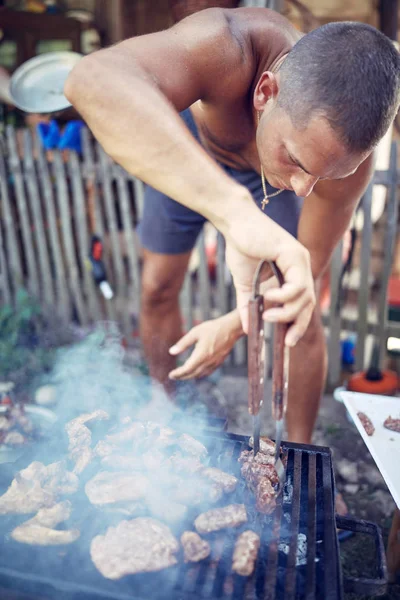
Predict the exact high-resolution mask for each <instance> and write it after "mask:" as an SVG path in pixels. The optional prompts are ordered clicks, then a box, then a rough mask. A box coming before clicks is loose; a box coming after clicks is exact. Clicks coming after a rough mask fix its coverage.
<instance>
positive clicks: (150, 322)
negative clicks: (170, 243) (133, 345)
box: [140, 249, 191, 393]
mask: <svg viewBox="0 0 400 600" xmlns="http://www.w3.org/2000/svg"><path fill="white" fill-rule="evenodd" d="M190 254H191V252H186V253H183V254H172V255H171V254H157V253H154V252H150V251H149V250H146V249H143V271H142V296H141V311H140V336H141V340H142V344H143V348H144V353H145V356H146V359H147V361H148V365H149V369H150V375H151V377H152V378H154V379H155V380H157V381H159V382H160V383H161V384H162V385H163V386H164V388H165V390H166V391H167V393H172V392H173V382H172V381H170V380H169V379H168V373H169V372H170V371H171V370H172V369H173V368H174V366H175V361H176V359H175V358H174V357H173V356H171V355H170V354H169V352H168V350H169V348H170V347H171V346H172V345H173V344H174V343H175V342H176V341H177V340H179V338H180V337H181V336H182V322H181V314H180V310H179V292H180V290H181V287H182V284H183V281H184V278H185V274H186V269H187V266H188V262H189V258H190Z"/></svg>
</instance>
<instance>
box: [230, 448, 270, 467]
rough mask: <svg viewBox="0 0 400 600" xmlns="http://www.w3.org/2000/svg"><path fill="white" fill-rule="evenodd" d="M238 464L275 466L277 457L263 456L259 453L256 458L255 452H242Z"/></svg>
mask: <svg viewBox="0 0 400 600" xmlns="http://www.w3.org/2000/svg"><path fill="white" fill-rule="evenodd" d="M238 462H240V463H246V462H252V463H256V464H258V465H274V464H275V455H272V454H262V453H261V452H258V453H257V454H256V455H255V456H254V452H253V450H242V452H241V453H240V456H239V458H238Z"/></svg>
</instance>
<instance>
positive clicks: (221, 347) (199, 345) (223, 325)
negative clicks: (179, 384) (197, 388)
mask: <svg viewBox="0 0 400 600" xmlns="http://www.w3.org/2000/svg"><path fill="white" fill-rule="evenodd" d="M242 334H243V330H242V328H241V325H240V319H239V315H238V313H237V311H233V312H231V313H228V314H227V315H223V316H222V317H219V318H218V319H213V320H211V321H205V322H204V323H201V324H200V325H196V327H193V328H192V329H191V330H190V331H189V332H188V333H187V334H186V335H184V336H183V337H182V338H181V339H180V340H179V341H178V342H177V343H176V344H175V345H174V346H172V348H170V350H169V352H170V354H173V355H174V356H177V355H179V354H181V353H182V352H184V351H185V350H187V349H188V348H190V346H193V344H195V348H194V350H193V352H192V354H191V355H190V357H189V358H188V359H187V361H186V362H185V363H184V364H183V365H182V366H181V367H178V368H177V369H174V370H173V371H171V372H170V373H169V378H170V379H180V380H183V379H193V378H198V377H206V376H207V375H210V373H212V372H213V371H214V370H215V369H216V368H217V367H219V366H220V365H221V364H222V363H223V362H224V360H225V358H226V357H227V356H228V354H229V352H230V351H231V350H232V348H233V346H234V344H235V342H236V340H238V339H239V337H240V336H241V335H242Z"/></svg>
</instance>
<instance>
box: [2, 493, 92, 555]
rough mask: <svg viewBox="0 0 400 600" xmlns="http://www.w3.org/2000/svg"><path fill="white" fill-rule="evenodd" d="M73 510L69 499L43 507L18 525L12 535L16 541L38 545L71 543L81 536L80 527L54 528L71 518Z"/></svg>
mask: <svg viewBox="0 0 400 600" xmlns="http://www.w3.org/2000/svg"><path fill="white" fill-rule="evenodd" d="M71 510H72V506H71V502H69V501H68V500H66V501H64V502H59V503H58V504H55V505H54V506H52V507H51V508H42V509H40V510H39V511H38V513H37V514H36V515H35V516H34V517H33V518H32V519H29V521H26V522H25V523H22V525H19V526H18V527H16V528H15V529H14V530H13V531H12V532H11V537H12V538H13V539H14V540H15V541H16V542H20V543H23V544H30V545H36V546H55V545H62V544H71V543H72V542H75V541H76V540H77V539H78V538H79V535H80V532H79V530H78V529H70V530H61V531H60V530H57V529H54V527H56V526H57V525H58V524H59V523H62V521H66V520H67V519H69V517H70V515H71Z"/></svg>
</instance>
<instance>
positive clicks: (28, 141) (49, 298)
mask: <svg viewBox="0 0 400 600" xmlns="http://www.w3.org/2000/svg"><path fill="white" fill-rule="evenodd" d="M23 165H24V177H25V182H26V189H27V191H28V197H29V204H30V206H31V213H32V224H33V231H34V236H35V238H36V247H37V249H38V264H39V268H40V273H41V297H42V298H43V301H44V303H45V304H46V305H47V307H52V310H53V306H54V302H55V293H54V286H53V281H54V279H53V274H52V272H51V266H50V260H49V249H48V246H47V238H46V232H45V229H44V223H45V218H44V215H43V211H42V203H41V199H40V194H39V188H38V182H37V178H36V169H35V163H34V160H33V148H32V138H31V133H30V131H29V129H25V131H24V157H23Z"/></svg>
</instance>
